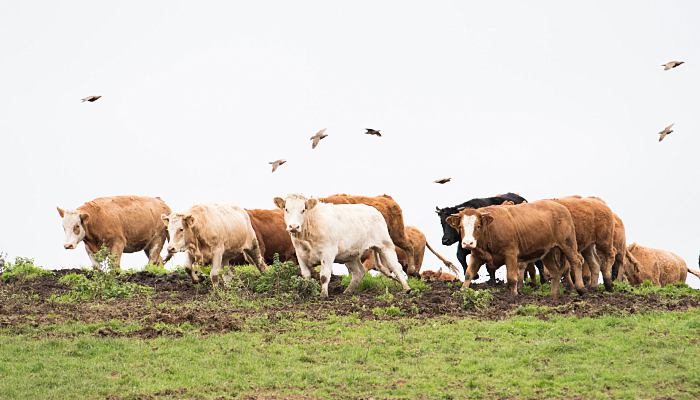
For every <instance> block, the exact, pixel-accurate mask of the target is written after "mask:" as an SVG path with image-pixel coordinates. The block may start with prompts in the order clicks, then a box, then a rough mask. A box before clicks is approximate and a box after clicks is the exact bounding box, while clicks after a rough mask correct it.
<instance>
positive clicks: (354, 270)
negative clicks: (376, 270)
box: [343, 259, 365, 294]
mask: <svg viewBox="0 0 700 400" xmlns="http://www.w3.org/2000/svg"><path fill="white" fill-rule="evenodd" d="M345 266H346V267H347V268H348V271H349V272H350V277H351V279H350V284H349V285H348V287H347V289H345V291H344V292H343V293H344V294H350V293H354V292H355V290H356V289H357V287H358V286H359V285H360V282H362V278H363V277H364V276H365V268H364V267H363V266H362V262H360V260H359V259H357V260H352V261H350V262H348V263H345Z"/></svg>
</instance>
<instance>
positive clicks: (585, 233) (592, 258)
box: [553, 196, 615, 291]
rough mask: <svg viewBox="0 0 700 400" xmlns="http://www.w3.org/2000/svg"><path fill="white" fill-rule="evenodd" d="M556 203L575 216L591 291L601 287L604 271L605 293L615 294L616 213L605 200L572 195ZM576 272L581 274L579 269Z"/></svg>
mask: <svg viewBox="0 0 700 400" xmlns="http://www.w3.org/2000/svg"><path fill="white" fill-rule="evenodd" d="M553 201H556V202H557V203H559V204H561V205H563V206H564V207H566V208H567V209H568V210H569V212H570V213H571V218H572V220H573V221H574V227H575V229H576V246H577V247H578V249H579V251H580V252H581V255H582V256H583V259H584V260H585V261H586V263H587V264H588V265H589V268H590V271H591V277H590V280H589V282H588V288H589V289H590V288H593V287H596V286H597V285H598V276H599V274H600V273H601V272H602V273H603V283H604V284H605V290H607V291H612V264H613V262H614V261H615V248H614V246H613V232H614V228H615V218H614V217H613V212H612V210H610V207H608V206H607V204H605V202H604V201H602V200H600V199H598V198H592V197H586V198H583V197H581V196H569V197H563V198H560V199H554V200H553ZM596 253H597V257H596ZM598 258H600V263H598ZM573 272H574V273H581V272H579V271H576V270H573Z"/></svg>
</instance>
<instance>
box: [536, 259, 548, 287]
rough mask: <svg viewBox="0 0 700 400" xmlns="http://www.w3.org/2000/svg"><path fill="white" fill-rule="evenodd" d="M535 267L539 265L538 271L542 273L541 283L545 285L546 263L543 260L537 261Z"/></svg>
mask: <svg viewBox="0 0 700 400" xmlns="http://www.w3.org/2000/svg"><path fill="white" fill-rule="evenodd" d="M535 267H537V272H539V274H540V283H541V284H543V285H544V284H545V283H547V277H546V276H545V274H544V263H543V262H542V260H537V261H535Z"/></svg>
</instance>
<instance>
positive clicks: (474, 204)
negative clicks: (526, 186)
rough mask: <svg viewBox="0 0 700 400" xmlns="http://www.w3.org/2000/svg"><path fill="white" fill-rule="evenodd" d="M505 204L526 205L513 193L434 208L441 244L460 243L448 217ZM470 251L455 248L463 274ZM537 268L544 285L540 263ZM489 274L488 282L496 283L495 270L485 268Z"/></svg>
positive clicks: (523, 199)
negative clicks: (466, 211) (438, 222)
mask: <svg viewBox="0 0 700 400" xmlns="http://www.w3.org/2000/svg"><path fill="white" fill-rule="evenodd" d="M507 202H511V203H513V204H520V203H527V200H525V198H523V197H521V196H520V195H517V194H515V193H506V194H500V195H497V196H493V197H486V198H476V199H471V200H469V201H466V202H464V203H462V204H458V205H456V206H454V207H444V208H440V207H435V212H436V213H437V215H438V216H439V217H440V224H441V225H442V244H443V245H445V246H452V245H453V244H455V243H457V242H459V241H460V237H459V232H458V231H457V230H456V229H455V228H453V227H452V226H450V224H448V223H447V218H448V217H449V216H450V215H455V214H457V213H459V212H460V211H461V210H463V209H465V208H482V207H488V206H497V205H501V204H504V203H506V204H507ZM469 253H470V250H469V249H465V248H463V247H462V246H457V261H459V263H460V264H461V265H462V269H463V271H464V272H466V271H467V256H468V255H469ZM536 265H537V268H538V269H539V271H540V282H542V283H545V276H544V267H543V265H542V262H541V261H538V262H537V263H536ZM486 269H487V271H488V273H489V281H490V282H491V283H495V282H496V270H495V269H493V268H489V267H488V266H487V267H486ZM478 278H479V275H478V274H477V275H476V276H474V277H473V279H478Z"/></svg>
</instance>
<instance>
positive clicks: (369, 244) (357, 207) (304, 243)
mask: <svg viewBox="0 0 700 400" xmlns="http://www.w3.org/2000/svg"><path fill="white" fill-rule="evenodd" d="M274 203H275V205H276V206H277V207H278V208H280V209H282V210H284V222H285V224H286V226H287V232H289V235H290V236H291V238H292V244H293V245H294V250H295V251H296V255H297V260H298V261H299V268H300V269H301V275H302V276H303V277H304V278H309V277H310V276H311V271H310V268H313V267H315V266H316V265H319V264H320V265H321V274H320V281H321V297H322V298H328V283H329V282H330V279H331V273H332V271H333V263H334V262H337V263H341V264H345V266H346V267H347V268H348V271H349V272H350V275H351V277H352V279H351V280H350V284H349V285H348V287H347V289H346V290H345V293H353V292H354V291H355V289H356V288H357V286H358V285H359V284H360V281H361V280H362V277H363V276H364V275H365V269H364V267H363V266H362V262H361V261H360V258H361V257H362V255H363V254H364V253H365V251H367V250H369V249H371V250H374V251H375V252H376V253H377V255H378V257H379V258H380V261H381V264H382V265H385V266H387V267H388V269H389V270H390V271H391V272H392V273H393V275H394V278H395V279H396V280H397V281H399V282H400V283H401V286H402V287H403V288H404V290H405V291H406V292H410V291H411V288H410V287H409V286H408V283H407V282H406V279H405V278H404V277H403V274H402V273H401V272H402V271H401V265H400V264H399V261H398V259H397V258H396V249H395V246H394V242H393V241H392V238H391V236H390V235H389V229H388V228H387V223H386V220H385V218H384V216H382V214H381V213H380V212H379V211H377V209H376V208H374V207H371V206H368V205H365V204H332V203H324V202H320V201H319V199H316V198H307V197H305V196H304V195H301V194H289V195H287V197H286V198H284V199H283V198H281V197H275V198H274ZM409 259H410V257H409Z"/></svg>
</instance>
